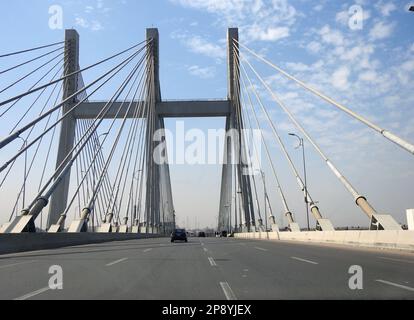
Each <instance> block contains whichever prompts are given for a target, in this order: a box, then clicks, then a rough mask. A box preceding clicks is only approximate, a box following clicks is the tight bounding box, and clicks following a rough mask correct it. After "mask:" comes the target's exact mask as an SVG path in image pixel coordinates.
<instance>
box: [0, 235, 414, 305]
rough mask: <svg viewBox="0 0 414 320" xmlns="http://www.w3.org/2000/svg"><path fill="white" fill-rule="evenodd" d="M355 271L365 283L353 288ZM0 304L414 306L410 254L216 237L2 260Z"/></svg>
mask: <svg viewBox="0 0 414 320" xmlns="http://www.w3.org/2000/svg"><path fill="white" fill-rule="evenodd" d="M51 266H58V269H59V267H61V270H62V275H63V278H62V279H61V278H59V271H58V273H54V272H56V269H53V268H52V269H50V268H51ZM352 266H359V267H361V268H359V267H353V268H351V267H352ZM350 268H351V269H352V272H353V273H352V274H350V273H349V270H350ZM355 270H357V271H358V275H360V274H361V273H359V272H360V271H362V277H358V278H357V279H356V278H352V279H351V281H350V278H351V277H353V275H354V272H355ZM49 271H51V272H52V273H51V274H49ZM56 275H57V276H56ZM53 276H55V278H53V279H52V280H50V279H51V277H53ZM355 279H356V280H355ZM357 280H358V281H359V282H358V281H357ZM49 282H52V285H53V284H56V283H58V284H60V283H62V285H63V288H62V289H61V290H59V289H56V290H52V289H51V288H50V286H49ZM350 282H351V284H354V285H355V284H358V285H359V286H361V284H362V289H356V290H352V289H351V288H350V286H349V283H350ZM52 288H53V286H52ZM0 299H20V300H30V299H41V300H44V299H47V300H54V299H70V300H72V299H93V300H95V299H105V300H107V299H138V300H147V299H157V300H257V299H261V300H262V299H264V300H275V299H330V300H332V299H414V254H412V253H401V252H392V251H384V250H368V249H354V248H348V247H339V246H318V245H310V244H300V243H286V242H265V241H249V240H237V239H216V238H205V239H198V238H191V239H190V241H189V243H175V244H172V243H170V241H169V239H148V240H134V241H126V242H112V243H105V244H98V245H87V246H77V247H70V248H64V249H56V250H47V251H36V252H29V253H21V254H13V255H3V256H0Z"/></svg>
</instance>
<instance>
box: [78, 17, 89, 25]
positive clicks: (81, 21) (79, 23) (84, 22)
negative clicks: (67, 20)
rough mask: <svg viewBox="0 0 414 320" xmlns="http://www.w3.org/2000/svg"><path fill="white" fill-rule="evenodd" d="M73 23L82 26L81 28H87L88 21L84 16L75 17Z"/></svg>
mask: <svg viewBox="0 0 414 320" xmlns="http://www.w3.org/2000/svg"><path fill="white" fill-rule="evenodd" d="M75 25H77V26H79V27H82V28H88V27H89V23H88V22H87V21H86V19H84V18H79V17H78V18H75Z"/></svg>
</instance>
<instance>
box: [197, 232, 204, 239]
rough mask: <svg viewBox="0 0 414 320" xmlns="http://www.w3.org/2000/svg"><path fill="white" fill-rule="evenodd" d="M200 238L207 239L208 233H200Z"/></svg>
mask: <svg viewBox="0 0 414 320" xmlns="http://www.w3.org/2000/svg"><path fill="white" fill-rule="evenodd" d="M198 237H199V238H205V237H206V233H205V232H199V233H198Z"/></svg>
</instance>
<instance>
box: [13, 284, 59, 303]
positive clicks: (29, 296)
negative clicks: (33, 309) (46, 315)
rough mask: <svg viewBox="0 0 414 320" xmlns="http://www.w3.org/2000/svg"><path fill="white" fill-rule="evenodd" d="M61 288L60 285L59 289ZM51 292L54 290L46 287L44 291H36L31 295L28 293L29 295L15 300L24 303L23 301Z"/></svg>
mask: <svg viewBox="0 0 414 320" xmlns="http://www.w3.org/2000/svg"><path fill="white" fill-rule="evenodd" d="M59 286H60V285H58V287H59ZM49 290H52V289H51V288H50V287H44V288H42V289H39V290H36V291H33V292H30V293H28V294H25V295H24V296H21V297H19V298H16V299H14V300H21V301H23V300H27V299H30V298H33V297H35V296H37V295H39V294H42V293H45V292H46V291H49Z"/></svg>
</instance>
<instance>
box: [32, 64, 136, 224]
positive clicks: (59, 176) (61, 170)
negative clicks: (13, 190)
mask: <svg viewBox="0 0 414 320" xmlns="http://www.w3.org/2000/svg"><path fill="white" fill-rule="evenodd" d="M141 63H142V59H141V60H140V62H139V63H138V64H137V65H136V67H134V69H133V70H132V71H131V72H130V74H129V75H128V77H127V78H126V79H125V80H124V82H123V83H122V84H121V86H120V87H119V88H118V89H117V90H116V92H115V93H114V95H113V96H112V98H111V99H110V100H109V102H108V103H107V104H106V105H105V107H104V108H103V109H102V110H101V111H100V113H99V114H98V115H97V117H96V118H95V120H94V125H95V122H96V121H97V120H98V119H99V121H98V124H97V125H96V127H95V129H96V128H97V127H98V126H99V124H101V123H102V121H103V119H104V117H105V115H106V114H107V113H108V111H109V110H110V108H111V106H112V105H113V103H114V102H115V100H116V99H117V98H118V97H119V96H120V95H121V94H122V92H123V91H124V90H125V88H126V86H127V84H128V83H129V81H130V80H131V78H132V76H133V74H134V73H135V72H136V70H137V69H138V67H139V65H140V64H141ZM90 129H91V128H90ZM89 131H90V130H89ZM89 131H88V132H86V133H85V135H84V137H83V138H82V139H81V140H80V141H79V142H78V144H77V145H75V146H74V147H73V148H72V150H71V151H70V152H69V153H68V155H67V156H66V158H65V159H64V160H63V161H62V163H61V165H60V166H59V167H58V168H57V169H56V171H55V173H54V174H53V175H52V177H51V178H50V179H49V180H48V182H47V183H46V184H45V185H44V187H43V188H42V190H41V192H39V194H38V196H37V197H36V199H35V200H34V201H33V202H32V203H31V204H30V206H29V207H28V208H27V209H25V210H24V213H27V212H30V214H32V215H33V216H35V218H36V215H37V214H38V212H37V211H38V209H39V207H45V206H46V205H47V203H48V199H49V198H50V196H51V195H52V194H53V192H54V191H55V189H56V188H57V186H58V185H59V184H60V183H61V182H62V180H63V179H64V177H65V176H66V174H68V172H69V171H70V170H71V168H72V165H73V163H74V161H75V160H76V159H77V157H78V156H79V154H80V152H81V150H83V148H84V147H85V145H86V144H87V143H88V141H89V140H90V138H91V137H92V135H93V132H94V131H92V132H89ZM86 135H88V136H86ZM73 152H74V155H73V156H72V157H71V154H72V153H73ZM53 180H54V182H53V184H52V185H51V186H50V187H49V185H50V184H51V183H52V181H53ZM46 190H47V191H46ZM45 192H46V193H45ZM33 207H34V208H33ZM33 210H34V212H33Z"/></svg>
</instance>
